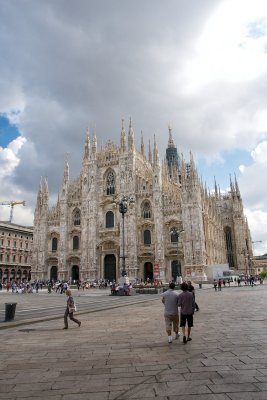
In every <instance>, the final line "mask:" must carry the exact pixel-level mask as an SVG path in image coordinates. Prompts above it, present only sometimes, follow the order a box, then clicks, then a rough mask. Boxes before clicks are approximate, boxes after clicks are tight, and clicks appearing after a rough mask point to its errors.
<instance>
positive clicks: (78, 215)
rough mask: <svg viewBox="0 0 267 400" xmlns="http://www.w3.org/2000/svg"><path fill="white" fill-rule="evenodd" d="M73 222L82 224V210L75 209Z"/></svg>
mask: <svg viewBox="0 0 267 400" xmlns="http://www.w3.org/2000/svg"><path fill="white" fill-rule="evenodd" d="M73 224H74V225H80V224H81V212H80V210H74V212H73Z"/></svg>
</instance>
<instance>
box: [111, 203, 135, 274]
mask: <svg viewBox="0 0 267 400" xmlns="http://www.w3.org/2000/svg"><path fill="white" fill-rule="evenodd" d="M115 203H116V202H115ZM132 203H134V199H133V197H127V196H123V197H122V198H121V200H120V201H119V203H117V204H118V205H119V212H120V213H121V216H122V256H121V257H120V258H121V259H122V271H121V276H122V277H125V276H127V272H126V262H125V259H126V255H125V225H124V216H125V214H126V213H127V211H128V204H132Z"/></svg>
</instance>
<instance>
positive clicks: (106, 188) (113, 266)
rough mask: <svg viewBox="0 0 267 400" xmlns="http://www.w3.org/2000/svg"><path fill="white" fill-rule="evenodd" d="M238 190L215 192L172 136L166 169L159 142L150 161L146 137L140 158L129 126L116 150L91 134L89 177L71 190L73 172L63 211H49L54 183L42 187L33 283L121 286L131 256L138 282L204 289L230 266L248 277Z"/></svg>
mask: <svg viewBox="0 0 267 400" xmlns="http://www.w3.org/2000/svg"><path fill="white" fill-rule="evenodd" d="M230 188H231V189H230V191H229V193H227V194H222V193H221V192H220V190H218V187H217V184H216V182H215V190H214V191H213V193H212V194H210V193H208V191H207V190H206V188H205V186H204V185H203V184H202V182H201V181H200V179H199V177H198V172H197V169H196V166H195V164H194V158H193V155H192V154H190V159H189V160H188V161H186V160H184V159H183V157H182V156H181V155H180V154H179V153H178V152H177V149H176V145H175V144H174V142H173V138H172V132H171V129H170V128H169V140H168V144H167V143H166V159H165V160H164V161H163V162H162V163H161V162H160V160H159V154H158V148H157V144H156V142H155V140H154V144H153V148H152V149H151V146H150V144H149V149H148V154H146V153H145V146H144V142H143V138H142V139H141V148H140V149H136V147H135V142H134V131H133V127H132V124H131V121H130V125H129V130H128V133H127V134H126V131H125V129H124V126H123V124H122V129H121V134H120V145H116V144H114V143H112V142H111V141H108V142H107V143H106V145H105V146H104V147H103V148H102V149H101V150H100V151H98V150H97V136H96V132H94V134H93V137H91V138H90V135H89V132H87V135H86V140H85V148H84V155H83V163H82V169H81V172H80V174H79V176H78V177H77V178H76V179H75V180H74V181H70V179H69V165H68V163H67V162H66V163H65V167H64V176H63V182H62V185H61V187H60V188H59V197H58V201H57V203H56V204H55V205H53V206H50V205H49V194H48V181H47V180H42V181H41V183H40V189H39V192H38V195H37V204H36V209H35V219H34V235H33V237H34V243H33V262H32V279H62V280H69V279H70V278H71V279H72V280H77V279H79V280H94V279H109V280H116V281H118V279H119V278H120V276H121V271H122V261H123V256H125V258H124V259H125V266H126V272H127V276H128V277H129V278H130V279H132V280H133V279H136V278H138V279H139V280H141V279H142V280H146V279H150V280H151V279H153V278H156V279H159V280H160V281H163V282H166V281H170V280H171V279H175V280H176V279H178V277H179V276H182V277H183V278H185V279H189V278H191V279H193V280H194V281H195V282H196V281H203V280H205V279H206V272H205V269H206V267H207V266H208V265H213V264H225V263H227V262H229V266H230V268H233V269H239V270H241V271H243V272H247V271H248V263H249V262H248V260H249V257H252V247H251V238H250V233H249V228H248V224H247V220H246V218H245V216H244V212H243V205H242V199H241V195H240V192H239V187H238V183H237V181H236V179H234V181H233V182H232V180H231V181H230ZM123 197H126V198H127V199H128V203H127V212H126V213H125V215H124V233H125V234H124V239H125V241H124V244H125V246H124V254H123V235H122V229H123V226H122V225H123V224H122V214H121V213H120V210H119V202H120V200H121V199H122V198H123ZM130 200H131V201H130ZM173 228H175V229H176V231H177V232H178V233H179V237H178V238H177V235H171V233H170V232H171V231H173ZM182 231H183V232H182ZM180 232H181V233H180ZM177 239H178V240H177Z"/></svg>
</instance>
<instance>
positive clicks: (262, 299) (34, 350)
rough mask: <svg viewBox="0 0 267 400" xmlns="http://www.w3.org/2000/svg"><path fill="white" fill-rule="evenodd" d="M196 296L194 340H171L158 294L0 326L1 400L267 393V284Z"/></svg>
mask: <svg viewBox="0 0 267 400" xmlns="http://www.w3.org/2000/svg"><path fill="white" fill-rule="evenodd" d="M148 296H149V295H148ZM196 296H197V302H198V304H199V306H200V311H199V312H197V313H195V320H194V325H195V326H194V328H193V332H192V339H193V340H192V341H191V342H188V343H187V344H183V343H182V341H181V340H180V339H178V340H174V341H173V343H172V344H168V343H167V335H166V332H165V324H164V319H163V305H162V304H161V298H160V296H158V297H157V298H156V297H154V298H153V300H151V301H148V302H143V303H137V304H131V305H128V306H126V307H118V308H113V309H110V310H103V311H97V312H93V313H87V314H82V315H80V316H79V319H81V321H82V325H81V327H80V328H78V327H77V325H75V324H74V323H72V322H70V324H69V329H68V330H62V327H63V319H55V320H50V321H42V322H38V323H34V324H29V325H23V326H13V327H12V328H7V329H2V330H0V334H1V341H0V371H1V374H0V399H24V398H27V399H29V400H33V399H37V400H40V399H46V400H47V399H49V400H50V399H51V400H63V399H64V400H80V399H88V400H111V399H114V400H115V399H117V400H126V399H154V398H157V399H158V400H167V399H168V400H175V399H177V400H182V399H186V400H226V399H227V400H229V399H231V400H254V399H255V400H256V399H257V400H263V399H264V400H266V399H267V336H266V327H267V316H266V304H267V285H266V287H265V286H264V285H263V286H257V287H254V288H252V287H241V288H237V287H236V288H232V287H231V288H223V289H222V291H221V292H214V290H213V289H211V288H210V289H199V290H197V291H196ZM77 314H79V313H77Z"/></svg>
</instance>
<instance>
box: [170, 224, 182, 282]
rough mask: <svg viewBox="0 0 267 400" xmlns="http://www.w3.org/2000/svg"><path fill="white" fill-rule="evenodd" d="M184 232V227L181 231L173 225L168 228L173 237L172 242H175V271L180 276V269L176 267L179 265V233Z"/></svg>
mask: <svg viewBox="0 0 267 400" xmlns="http://www.w3.org/2000/svg"><path fill="white" fill-rule="evenodd" d="M182 232H184V229H182V230H181V231H178V230H177V229H176V228H175V227H173V228H172V229H171V230H170V234H171V236H172V237H173V239H174V240H173V242H176V243H177V271H178V276H181V273H180V270H179V269H178V267H179V236H180V235H181V233H182Z"/></svg>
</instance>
